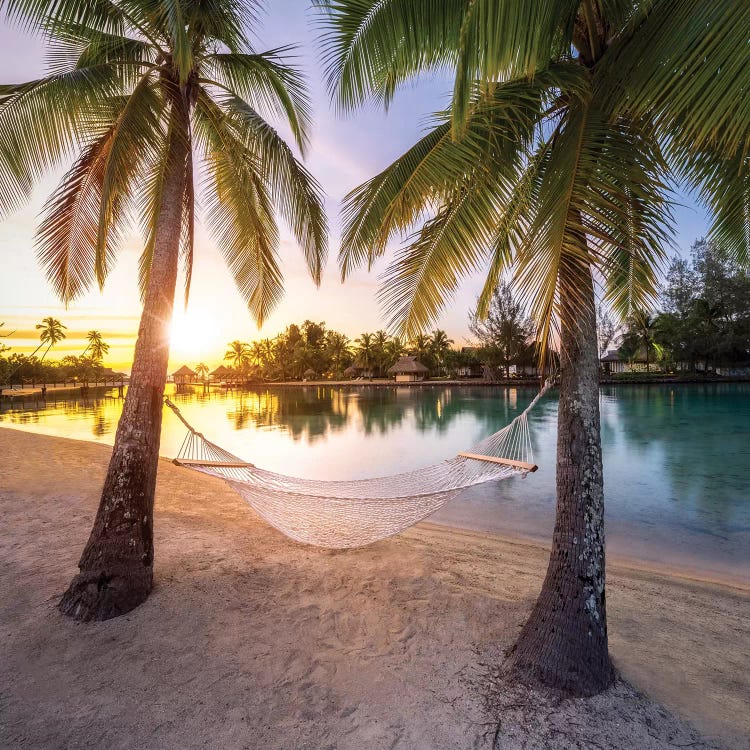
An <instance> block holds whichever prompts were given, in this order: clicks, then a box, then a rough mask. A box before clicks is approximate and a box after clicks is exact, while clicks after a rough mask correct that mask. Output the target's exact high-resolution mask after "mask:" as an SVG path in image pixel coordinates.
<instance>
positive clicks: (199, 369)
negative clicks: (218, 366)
mask: <svg viewBox="0 0 750 750" xmlns="http://www.w3.org/2000/svg"><path fill="white" fill-rule="evenodd" d="M195 372H196V374H197V375H198V376H199V377H200V379H201V380H205V379H206V378H207V377H208V365H207V364H206V363H205V362H200V363H198V364H197V365H196V366H195Z"/></svg>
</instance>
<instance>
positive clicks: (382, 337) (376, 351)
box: [372, 329, 391, 377]
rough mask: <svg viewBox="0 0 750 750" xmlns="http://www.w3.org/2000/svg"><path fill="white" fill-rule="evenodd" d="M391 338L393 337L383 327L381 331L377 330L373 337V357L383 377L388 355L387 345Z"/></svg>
mask: <svg viewBox="0 0 750 750" xmlns="http://www.w3.org/2000/svg"><path fill="white" fill-rule="evenodd" d="M390 338H391V337H390V336H389V335H388V333H387V332H386V331H383V330H382V329H381V330H380V331H375V333H374V334H373V337H372V349H373V358H374V360H375V364H376V365H377V367H378V376H379V377H383V369H384V367H385V362H386V359H387V356H388V355H387V353H386V346H387V345H388V341H389V340H390Z"/></svg>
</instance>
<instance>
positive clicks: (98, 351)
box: [81, 331, 109, 362]
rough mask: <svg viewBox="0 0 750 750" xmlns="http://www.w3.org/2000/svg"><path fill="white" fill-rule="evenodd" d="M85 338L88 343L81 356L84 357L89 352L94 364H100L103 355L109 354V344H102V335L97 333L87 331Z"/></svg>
mask: <svg viewBox="0 0 750 750" xmlns="http://www.w3.org/2000/svg"><path fill="white" fill-rule="evenodd" d="M86 338H87V339H88V342H89V343H88V345H87V346H86V348H85V349H84V350H83V354H82V355H81V356H84V355H85V354H86V352H90V353H91V354H90V356H91V359H93V360H94V362H101V361H102V360H103V359H104V355H105V354H107V352H109V344H107V343H105V342H104V339H103V338H102V334H101V333H100V332H99V331H89V332H88V333H87V334H86Z"/></svg>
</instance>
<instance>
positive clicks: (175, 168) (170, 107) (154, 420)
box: [0, 0, 326, 619]
mask: <svg viewBox="0 0 750 750" xmlns="http://www.w3.org/2000/svg"><path fill="white" fill-rule="evenodd" d="M3 7H4V9H5V10H6V12H7V13H8V14H9V15H10V17H11V18H14V19H20V21H21V22H22V23H23V24H24V25H25V26H26V27H27V28H28V27H31V28H35V29H38V30H40V31H42V32H43V33H44V34H45V38H46V40H47V42H48V43H49V45H50V47H51V55H50V59H51V60H52V67H51V70H50V71H49V74H48V75H47V76H44V77H42V78H40V79H38V80H36V81H29V82H28V83H23V84H20V85H6V86H3V87H2V89H0V212H3V213H7V211H8V210H10V209H12V208H14V207H15V206H17V205H18V204H19V202H20V201H21V200H22V199H23V198H24V197H25V196H28V195H29V194H30V191H31V189H32V187H33V185H34V183H35V182H36V181H37V179H38V178H40V177H41V176H42V175H43V174H45V173H46V172H47V171H48V170H49V169H51V168H53V167H57V166H58V165H60V164H63V163H64V162H66V161H67V160H69V159H70V158H71V157H73V166H72V167H71V168H70V169H69V170H68V172H67V173H66V174H65V176H64V177H63V179H62V182H61V184H60V186H59V188H58V189H57V190H56V191H55V192H54V193H53V195H52V196H51V197H50V199H49V201H48V203H47V206H46V210H45V214H44V217H43V219H42V222H41V225H40V227H39V232H38V235H37V242H38V254H39V260H40V261H41V264H42V266H43V267H44V269H45V271H46V274H47V277H48V278H49V280H50V282H51V283H52V285H53V287H54V289H55V290H56V291H57V293H58V294H59V295H60V297H61V298H62V299H63V300H64V301H65V302H66V303H68V302H71V301H73V300H74V299H76V298H77V297H78V296H79V295H80V294H82V293H83V292H84V291H86V290H87V289H88V288H90V287H91V286H92V285H93V284H98V285H100V286H101V285H102V284H103V283H104V281H105V280H106V278H107V275H108V273H109V271H110V269H111V267H112V264H113V261H114V258H115V256H116V255H117V253H118V250H119V249H120V246H121V244H122V240H123V238H124V237H125V235H126V230H127V228H128V220H129V218H130V217H131V216H137V217H139V219H140V222H141V229H142V232H143V235H144V240H145V244H144V250H143V253H142V255H141V259H140V268H139V270H140V274H139V281H140V286H141V291H142V296H143V300H144V308H143V317H142V319H141V325H140V329H139V335H138V340H137V343H136V348H135V356H134V362H133V369H132V374H131V380H130V387H129V389H128V393H127V396H126V399H125V404H124V408H123V412H122V417H121V419H120V423H119V426H118V431H117V436H116V440H115V446H114V451H113V455H112V460H111V463H110V466H109V471H108V473H107V477H106V480H105V484H104V490H103V493H102V500H101V505H100V507H99V511H98V513H97V517H96V520H95V524H94V529H93V531H92V534H91V537H90V538H89V541H88V543H87V545H86V548H85V550H84V552H83V556H82V557H81V560H80V563H79V567H80V569H81V572H80V574H79V575H78V576H76V578H75V579H74V581H73V582H72V584H71V586H70V588H69V589H68V591H67V592H66V594H65V595H64V597H63V600H62V602H61V608H62V610H63V612H65V613H67V614H70V615H72V616H74V617H76V618H79V619H94V618H95V619H106V618H108V617H114V616H117V615H119V614H122V613H123V612H126V611H128V610H130V609H132V608H133V607H135V606H137V605H138V604H139V603H140V602H142V601H143V600H144V599H145V598H146V596H148V593H149V592H150V590H151V586H152V579H153V518H152V517H153V500H154V489H155V484H156V470H157V465H158V453H159V433H160V428H161V398H162V394H163V391H164V384H165V382H166V373H167V362H168V358H169V357H168V355H169V324H170V320H171V317H172V307H173V302H174V294H175V287H176V283H177V277H178V268H179V261H180V258H182V261H183V268H184V275H185V280H186V293H187V288H188V285H189V281H190V277H191V271H192V264H193V239H194V212H195V199H194V198H195V185H196V184H199V185H200V186H201V187H202V188H203V195H202V201H201V203H202V206H203V207H204V212H205V216H204V219H205V224H206V225H207V227H208V228H209V229H211V230H212V231H213V234H214V237H215V240H216V243H217V245H218V247H219V249H220V251H221V252H222V254H223V256H224V258H225V260H226V262H227V264H228V266H229V269H230V271H231V273H232V275H233V277H234V279H235V281H236V284H237V287H238V289H239V291H240V294H241V295H242V296H243V297H244V299H245V300H246V302H247V304H248V307H249V310H250V312H251V313H252V315H253V316H254V317H255V319H256V320H257V321H258V323H261V322H262V321H264V320H265V319H266V317H267V316H268V314H269V312H270V311H271V310H272V309H273V307H274V305H275V304H276V303H277V302H278V301H279V299H280V297H281V295H282V290H283V287H282V273H281V268H280V262H279V260H280V259H279V255H278V248H279V231H278V228H277V222H276V216H277V214H278V216H280V217H281V218H283V219H284V220H285V221H286V222H287V223H288V224H289V225H290V226H291V229H292V231H293V233H294V234H295V236H296V238H297V240H298V241H299V243H300V245H301V246H302V249H303V251H304V254H305V258H306V261H307V265H308V268H309V270H310V273H311V275H312V277H313V279H314V280H315V281H316V282H318V281H319V280H320V274H321V268H322V265H323V262H324V259H325V254H326V222H325V218H324V211H323V204H322V197H321V192H320V189H319V187H318V185H317V183H316V182H315V181H314V180H313V178H312V177H311V176H310V175H309V173H308V172H307V171H306V170H305V169H304V167H303V166H302V165H301V164H300V163H299V162H298V160H297V159H296V158H295V156H294V153H293V150H292V148H291V147H290V146H289V145H287V144H286V143H285V142H284V140H283V139H282V138H281V136H280V135H279V134H278V133H277V132H276V130H275V129H274V128H273V127H272V126H271V125H270V124H269V122H268V121H267V120H266V119H265V118H266V117H267V116H269V115H270V116H273V117H279V118H280V119H282V120H283V122H284V127H285V128H286V129H288V130H289V132H290V133H291V135H292V137H293V138H294V141H295V143H296V145H297V147H298V148H299V149H300V151H301V152H303V153H304V150H305V148H306V144H307V133H308V130H309V122H310V107H309V101H308V98H307V95H306V93H305V87H304V81H303V79H302V77H301V76H300V74H299V73H298V72H297V70H296V69H295V68H293V67H291V66H290V65H289V62H288V53H289V51H290V50H289V48H280V49H273V50H269V51H266V52H257V51H255V50H254V49H253V47H252V45H251V42H250V39H251V37H256V36H257V32H258V15H257V10H258V3H257V2H255V0H229V2H225V3H215V2H214V3H210V2H209V3H207V2H198V0H95V1H94V2H90V3H88V2H85V3H84V2H62V1H59V2H58V1H57V0H55V1H54V2H44V3H40V2H36V0H6V2H5V3H3ZM198 159H199V161H198ZM198 177H199V178H200V179H199V180H198V179H197V178H198Z"/></svg>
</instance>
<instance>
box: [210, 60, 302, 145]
mask: <svg viewBox="0 0 750 750" xmlns="http://www.w3.org/2000/svg"><path fill="white" fill-rule="evenodd" d="M292 49H293V48H292V47H280V48H278V49H273V50H268V51H267V52H263V53H260V54H256V55H248V54H239V53H216V54H212V55H208V56H207V57H206V58H205V60H204V63H205V65H206V68H207V74H208V77H209V78H213V79H214V80H216V81H217V82H219V83H221V84H222V85H223V86H224V87H226V89H228V90H229V91H231V92H233V93H234V94H235V95H236V96H237V97H238V98H239V99H243V100H245V101H246V102H248V103H249V104H250V106H251V107H252V108H253V109H255V110H257V111H259V112H264V111H265V112H268V113H269V114H274V115H277V116H281V117H283V118H285V119H286V122H287V123H288V124H289V127H290V128H291V130H292V134H293V135H294V139H295V141H296V142H297V145H298V147H299V149H300V151H301V152H302V153H303V154H304V153H305V150H306V148H307V145H308V139H309V132H310V127H311V120H312V109H311V106H310V99H309V96H308V94H307V88H306V83H305V79H304V76H303V75H302V74H301V73H300V72H299V71H298V70H297V69H296V68H294V67H292V66H291V65H289V64H288V62H287V60H288V53H289V52H290V51H291V50H292Z"/></svg>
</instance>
